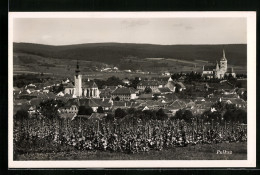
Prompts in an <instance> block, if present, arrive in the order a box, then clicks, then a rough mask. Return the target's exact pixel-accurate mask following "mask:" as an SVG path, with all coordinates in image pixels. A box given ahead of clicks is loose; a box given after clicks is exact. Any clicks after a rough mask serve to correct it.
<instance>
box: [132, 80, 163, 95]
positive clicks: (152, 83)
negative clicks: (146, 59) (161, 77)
mask: <svg viewBox="0 0 260 175" xmlns="http://www.w3.org/2000/svg"><path fill="white" fill-rule="evenodd" d="M163 86H164V83H163V82H161V81H156V80H149V81H148V80H145V81H141V82H139V83H138V84H137V89H138V90H140V91H144V90H145V88H151V89H152V92H158V91H159V90H158V88H161V87H163Z"/></svg>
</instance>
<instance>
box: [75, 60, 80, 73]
mask: <svg viewBox="0 0 260 175" xmlns="http://www.w3.org/2000/svg"><path fill="white" fill-rule="evenodd" d="M75 73H76V76H77V75H79V73H80V70H79V62H78V60H77V66H76V70H75Z"/></svg>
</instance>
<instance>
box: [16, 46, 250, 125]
mask: <svg viewBox="0 0 260 175" xmlns="http://www.w3.org/2000/svg"><path fill="white" fill-rule="evenodd" d="M220 65H221V66H220V67H219V66H218V63H217V64H216V65H214V66H215V67H214V66H212V65H211V66H205V67H204V66H203V68H202V72H201V73H196V72H190V73H175V74H170V73H169V72H165V73H163V74H162V75H161V76H157V77H150V79H147V78H145V79H142V78H141V77H136V78H135V79H128V78H127V77H126V78H124V79H119V78H117V77H111V78H110V79H111V80H113V78H114V79H115V80H116V81H111V82H110V83H109V82H108V83H107V84H106V83H105V84H104V83H103V84H102V83H100V82H95V81H94V80H90V79H89V78H88V79H87V80H83V79H82V75H81V73H80V68H79V65H78V63H77V67H76V69H75V76H74V80H71V79H69V78H67V79H64V80H62V81H58V80H57V81H56V82H55V81H53V80H50V81H48V80H46V82H44V83H33V82H31V83H29V84H27V85H25V86H24V87H21V88H18V87H14V91H13V94H14V115H16V114H17V111H19V110H24V111H26V112H28V114H29V116H34V115H36V116H38V115H42V113H41V105H40V104H41V103H42V102H43V101H46V100H51V99H52V100H61V101H62V102H63V105H62V106H61V107H60V108H59V109H58V113H59V116H60V117H61V118H69V119H71V120H73V119H75V118H76V117H85V118H88V119H89V118H97V119H101V118H104V117H106V116H107V115H108V114H110V115H114V114H115V111H116V110H117V109H119V108H120V109H122V110H127V109H130V108H134V109H136V110H141V111H145V110H151V111H154V110H159V109H162V110H163V112H164V113H165V114H166V115H167V117H168V118H174V117H175V115H176V112H177V111H178V110H184V111H185V110H188V111H190V112H191V115H192V116H198V115H202V114H203V113H205V112H206V111H211V112H214V111H216V109H215V108H214V107H213V105H214V104H215V103H217V102H222V103H225V104H232V105H234V106H235V107H237V108H238V109H242V110H244V111H245V112H246V111H247V103H246V93H247V88H246V86H245V85H241V83H240V84H239V83H237V82H239V81H246V78H244V77H241V76H240V77H236V74H235V73H234V71H233V69H232V68H227V60H226V57H225V52H224V50H223V58H221V61H220ZM210 67H211V69H210ZM222 67H224V71H223V68H222ZM101 71H104V70H101ZM223 72H224V73H223ZM221 73H222V74H221ZM215 75H216V77H214V76H215ZM117 83H118V84H117ZM232 83H233V84H232ZM86 111H87V112H86ZM18 114H19V112H18ZM223 115H224V114H222V116H223Z"/></svg>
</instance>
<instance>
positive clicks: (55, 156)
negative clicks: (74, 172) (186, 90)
mask: <svg viewBox="0 0 260 175" xmlns="http://www.w3.org/2000/svg"><path fill="white" fill-rule="evenodd" d="M246 144H247V143H246V142H242V143H219V144H214V145H209V144H205V145H196V146H190V145H189V146H187V147H176V148H172V149H168V150H162V151H154V150H153V151H150V152H146V153H143V152H142V153H137V154H125V153H118V152H103V151H79V150H75V151H71V152H58V153H29V154H20V155H17V160H246V159H247V145H246ZM217 150H227V151H232V154H217Z"/></svg>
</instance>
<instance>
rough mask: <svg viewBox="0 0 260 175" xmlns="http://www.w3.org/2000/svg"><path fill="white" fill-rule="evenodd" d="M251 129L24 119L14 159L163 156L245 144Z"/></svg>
mask: <svg viewBox="0 0 260 175" xmlns="http://www.w3.org/2000/svg"><path fill="white" fill-rule="evenodd" d="M246 133H247V125H246V124H241V123H239V122H226V121H222V122H215V121H214V120H211V122H209V121H207V122H205V121H203V119H199V118H193V119H192V121H191V122H185V121H184V120H179V119H174V120H152V119H150V120H141V119H136V118H134V117H133V116H129V117H125V118H123V119H118V120H116V119H115V120H114V121H107V120H105V119H100V120H99V119H92V120H89V119H86V118H80V117H76V118H75V119H74V120H69V119H61V118H52V119H48V118H38V117H33V118H26V119H19V120H14V135H13V139H14V159H15V156H16V155H17V154H24V153H53V152H70V151H73V150H82V151H85V150H86V151H98V150H99V151H103V152H110V153H111V152H117V153H118V152H120V153H124V154H138V153H141V152H143V153H145V152H149V151H151V150H157V151H162V150H164V149H172V148H176V147H186V146H188V145H193V146H194V147H196V145H204V144H219V143H227V144H230V143H231V142H233V143H237V142H246V141H247V134H246Z"/></svg>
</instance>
